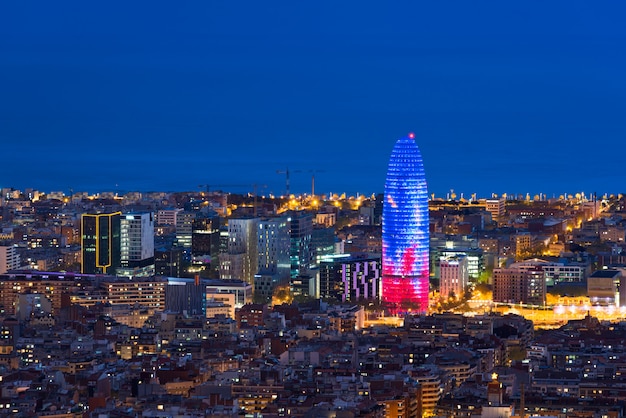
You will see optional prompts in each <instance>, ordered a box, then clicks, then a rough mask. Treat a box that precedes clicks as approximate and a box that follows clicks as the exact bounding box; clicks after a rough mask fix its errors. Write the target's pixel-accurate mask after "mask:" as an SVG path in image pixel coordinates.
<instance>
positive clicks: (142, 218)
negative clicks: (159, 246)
mask: <svg viewBox="0 0 626 418" xmlns="http://www.w3.org/2000/svg"><path fill="white" fill-rule="evenodd" d="M120 264H121V267H120V268H118V269H117V275H118V276H127V277H132V276H142V277H148V276H152V275H154V216H153V214H152V213H137V214H135V213H129V214H126V215H123V216H122V217H121V219H120Z"/></svg>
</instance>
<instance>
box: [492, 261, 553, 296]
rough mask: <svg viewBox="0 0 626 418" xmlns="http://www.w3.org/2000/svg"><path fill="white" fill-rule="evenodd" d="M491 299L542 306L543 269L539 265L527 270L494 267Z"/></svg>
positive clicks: (544, 281) (543, 290) (543, 294)
mask: <svg viewBox="0 0 626 418" xmlns="http://www.w3.org/2000/svg"><path fill="white" fill-rule="evenodd" d="M493 301H494V302H500V303H523V304H528V305H538V306H544V305H545V303H546V280H545V275H544V272H543V270H542V269H541V267H537V268H533V269H527V270H521V269H517V268H508V269H507V268H502V269H494V270H493Z"/></svg>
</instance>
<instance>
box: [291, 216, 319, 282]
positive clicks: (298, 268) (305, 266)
mask: <svg viewBox="0 0 626 418" xmlns="http://www.w3.org/2000/svg"><path fill="white" fill-rule="evenodd" d="M290 219H291V221H290V222H291V224H290V236H291V250H290V258H291V278H296V277H298V276H299V275H306V274H309V270H310V268H311V265H312V264H313V263H314V260H313V257H314V253H315V252H314V250H313V249H312V248H311V240H312V235H313V215H311V214H310V213H306V212H304V211H299V212H290Z"/></svg>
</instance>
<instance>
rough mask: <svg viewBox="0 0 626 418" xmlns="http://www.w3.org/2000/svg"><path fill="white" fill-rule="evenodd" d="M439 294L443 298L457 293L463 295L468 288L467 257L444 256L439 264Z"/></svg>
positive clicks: (458, 295) (459, 295)
mask: <svg viewBox="0 0 626 418" xmlns="http://www.w3.org/2000/svg"><path fill="white" fill-rule="evenodd" d="M439 273H440V277H439V294H440V295H441V297H443V298H447V297H450V296H452V295H455V296H457V297H461V296H463V294H464V293H465V291H466V290H467V284H468V281H469V270H468V266H467V257H465V256H464V255H457V256H452V257H448V258H442V259H441V262H440V266H439Z"/></svg>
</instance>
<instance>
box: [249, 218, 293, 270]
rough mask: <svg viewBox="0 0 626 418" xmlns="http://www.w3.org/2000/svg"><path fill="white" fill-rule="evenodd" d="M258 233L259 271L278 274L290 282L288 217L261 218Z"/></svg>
mask: <svg viewBox="0 0 626 418" xmlns="http://www.w3.org/2000/svg"><path fill="white" fill-rule="evenodd" d="M257 234H258V235H257V236H258V247H257V252H258V254H259V255H258V260H257V272H258V273H260V274H271V275H276V276H278V277H279V279H280V281H282V282H288V281H289V276H290V274H291V264H290V258H289V244H290V241H289V238H290V237H289V220H288V218H286V217H279V218H264V219H261V220H260V221H259V228H258V230H257Z"/></svg>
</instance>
